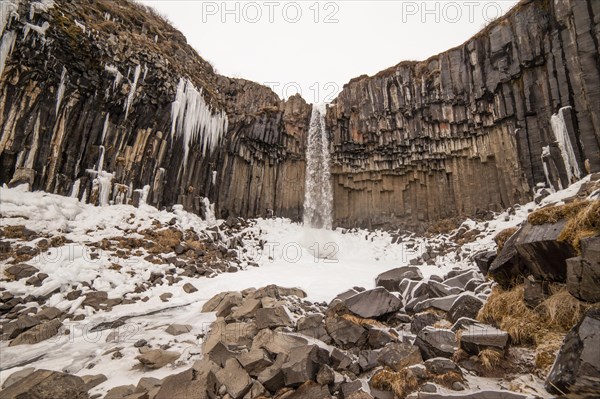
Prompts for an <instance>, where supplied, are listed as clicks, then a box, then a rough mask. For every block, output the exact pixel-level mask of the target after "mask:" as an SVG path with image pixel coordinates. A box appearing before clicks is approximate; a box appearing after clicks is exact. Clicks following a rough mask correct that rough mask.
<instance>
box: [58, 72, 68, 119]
mask: <svg viewBox="0 0 600 399" xmlns="http://www.w3.org/2000/svg"><path fill="white" fill-rule="evenodd" d="M66 77H67V68H65V67H63V70H62V75H61V76H60V85H59V86H58V91H57V92H56V116H58V111H59V110H60V103H62V100H63V96H64V95H65V89H66V86H65V78H66Z"/></svg>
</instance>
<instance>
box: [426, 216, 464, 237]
mask: <svg viewBox="0 0 600 399" xmlns="http://www.w3.org/2000/svg"><path fill="white" fill-rule="evenodd" d="M459 225H460V222H459V221H458V220H457V219H442V220H439V221H437V222H435V223H433V224H431V225H430V226H429V227H428V228H427V234H429V235H440V234H448V233H450V232H452V231H453V230H456V229H457V228H458V226H459Z"/></svg>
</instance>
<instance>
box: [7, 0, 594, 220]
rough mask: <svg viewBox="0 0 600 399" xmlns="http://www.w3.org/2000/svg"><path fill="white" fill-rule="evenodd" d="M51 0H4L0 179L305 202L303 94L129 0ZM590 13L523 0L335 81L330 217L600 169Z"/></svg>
mask: <svg viewBox="0 0 600 399" xmlns="http://www.w3.org/2000/svg"><path fill="white" fill-rule="evenodd" d="M46 3H47V2H38V1H23V0H21V1H17V0H10V1H7V2H3V3H2V4H3V8H2V15H1V17H2V18H0V22H1V23H2V26H5V29H3V31H2V39H1V42H0V71H2V69H1V68H2V59H3V57H2V54H4V55H6V62H5V63H4V65H5V67H4V70H3V71H2V72H1V76H0V95H1V98H0V183H7V184H17V183H20V182H28V183H30V185H31V186H32V188H33V189H41V190H46V191H50V192H56V193H59V194H63V195H77V196H78V197H79V198H84V197H85V200H86V201H88V202H91V203H96V204H102V203H106V202H107V201H113V202H114V203H122V202H133V203H137V202H138V201H139V200H140V198H145V199H146V201H147V202H148V203H150V204H152V205H155V206H159V207H160V206H169V205H173V204H177V203H180V204H183V205H184V207H185V208H186V209H188V210H191V211H195V212H199V213H203V212H204V211H205V207H206V206H205V204H204V199H205V198H207V199H208V200H209V201H210V202H212V203H215V204H216V213H217V216H218V217H227V216H228V215H239V216H245V217H254V216H262V215H265V214H266V213H267V209H272V210H273V211H274V213H275V214H276V215H278V216H285V217H290V218H293V219H299V218H300V217H301V214H302V203H303V198H304V175H305V173H304V168H305V163H304V153H305V144H306V138H307V133H308V126H309V121H310V113H311V107H310V105H309V104H306V102H305V101H304V100H303V99H301V98H300V97H292V98H290V99H289V100H288V101H281V100H280V99H279V98H278V97H277V96H276V95H275V94H274V93H273V92H272V91H271V90H270V89H268V88H266V87H263V86H260V85H258V84H256V83H253V82H249V81H245V80H241V79H231V78H227V77H223V76H220V75H218V74H217V73H215V71H214V70H213V68H212V67H211V66H210V64H208V63H207V62H205V61H204V60H203V59H202V58H201V57H200V56H198V54H197V53H196V52H195V51H194V50H193V49H192V48H191V47H189V46H188V45H187V44H186V41H185V38H184V37H183V35H182V34H181V33H180V32H178V31H176V30H175V29H173V28H172V27H171V26H170V25H169V24H168V23H167V22H165V21H164V20H163V19H162V18H160V17H159V16H156V15H154V14H153V13H152V12H151V11H150V10H147V9H145V8H143V7H141V6H139V5H136V4H134V3H130V2H128V1H125V0H97V1H91V0H86V1H68V0H57V1H56V2H55V3H56V4H55V6H54V7H46V6H45V4H46ZM4 21H6V24H4ZM599 23H600V3H599V2H597V1H594V0H558V1H556V2H554V1H549V0H542V1H524V2H522V3H521V4H520V5H519V6H518V7H516V8H515V10H513V12H511V13H510V14H509V15H507V16H506V17H503V18H502V19H500V20H498V21H496V22H495V23H493V24H491V25H490V26H489V27H488V28H486V29H485V30H484V31H483V32H481V33H480V34H478V35H477V36H476V37H474V38H472V39H471V40H469V41H468V42H467V43H465V44H464V45H462V46H460V47H457V48H455V49H452V50H449V51H448V52H446V53H443V54H440V55H438V56H435V57H432V58H431V59H429V60H427V61H424V62H418V63H415V62H410V63H401V64H399V65H397V66H396V67H393V68H390V69H388V70H386V71H382V72H381V73H379V74H377V75H376V76H374V77H365V78H359V79H355V80H354V81H352V82H350V83H349V84H348V85H346V86H345V88H344V91H343V92H342V93H341V94H340V96H339V97H338V98H337V99H336V100H335V101H334V103H333V104H332V105H331V106H330V108H329V111H328V115H327V123H328V128H329V131H330V135H331V138H332V139H331V143H332V148H331V150H332V161H333V164H332V176H333V183H334V212H335V221H336V223H337V224H338V225H346V226H350V225H363V226H371V227H377V226H385V227H387V226H393V225H400V224H410V223H419V222H424V221H434V220H438V219H442V218H447V217H454V216H464V215H473V214H476V213H477V212H479V211H485V210H498V209H501V208H505V207H507V206H510V205H512V204H514V203H516V202H520V201H526V200H529V199H530V198H531V197H532V195H533V191H534V189H535V187H536V186H537V185H538V184H540V183H542V184H545V185H547V186H549V185H552V186H553V187H555V188H559V187H564V186H566V185H567V184H568V183H569V181H570V180H573V179H576V178H577V177H578V176H581V175H583V174H585V173H586V170H587V171H589V170H592V171H597V170H599V169H600V154H599V144H598V143H599V136H600V115H599V112H598V111H599V110H600V61H599V56H598V51H599V48H598V42H599V37H600V33H599V31H600V27H599ZM213 40H214V39H213ZM11 49H12V51H10V50H11ZM559 110H560V112H559ZM201 113H203V115H204V117H203V118H198V115H199V114H201ZM225 115H226V116H225ZM553 115H555V116H554V118H553ZM200 119H201V120H202V121H204V122H202V123H201V124H200V125H201V126H196V125H195V121H196V122H197V121H198V120H200ZM553 127H554V129H553ZM557 132H558V133H557ZM557 136H558V137H557ZM557 141H558V143H557ZM569 149H572V151H568V150H569ZM144 187H146V189H144Z"/></svg>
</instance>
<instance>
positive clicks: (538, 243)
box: [515, 219, 576, 282]
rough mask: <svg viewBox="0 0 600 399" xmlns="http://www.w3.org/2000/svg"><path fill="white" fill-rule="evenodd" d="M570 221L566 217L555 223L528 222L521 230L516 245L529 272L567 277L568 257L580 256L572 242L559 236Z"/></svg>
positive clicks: (548, 277) (543, 276) (543, 277)
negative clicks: (536, 223) (562, 239)
mask: <svg viewBox="0 0 600 399" xmlns="http://www.w3.org/2000/svg"><path fill="white" fill-rule="evenodd" d="M566 223H567V220H566V219H565V220H560V221H558V222H557V223H554V224H550V223H546V224H542V225H533V224H530V223H527V224H525V225H524V226H523V227H522V228H521V230H519V233H518V235H517V239H516V242H515V247H516V249H517V252H518V253H519V255H520V257H521V259H522V260H523V262H524V263H525V265H526V267H527V269H528V271H529V273H530V274H532V275H533V276H534V277H535V278H537V279H540V280H547V281H556V282H564V281H566V278H567V266H566V260H567V259H568V258H572V257H574V256H576V251H575V248H573V247H572V246H571V244H569V243H568V242H565V241H561V240H559V239H558V238H559V236H560V234H561V232H562V231H563V230H564V228H565V225H566Z"/></svg>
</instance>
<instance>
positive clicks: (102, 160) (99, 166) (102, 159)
mask: <svg viewBox="0 0 600 399" xmlns="http://www.w3.org/2000/svg"><path fill="white" fill-rule="evenodd" d="M105 151H106V150H105V149H104V146H103V145H101V146H100V158H99V159H98V169H97V174H98V175H100V173H102V168H103V167H104V152H105Z"/></svg>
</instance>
